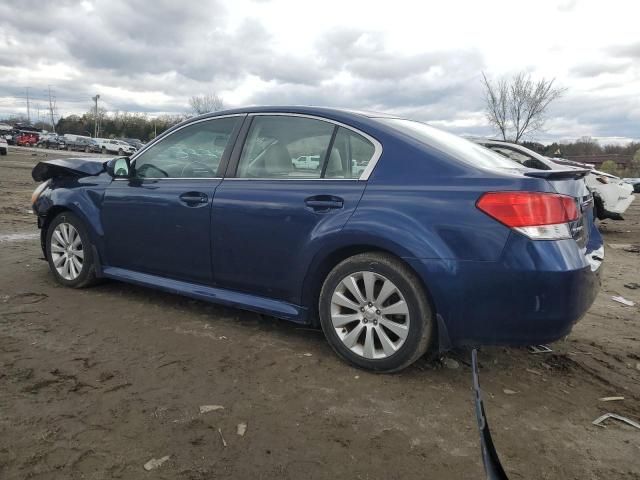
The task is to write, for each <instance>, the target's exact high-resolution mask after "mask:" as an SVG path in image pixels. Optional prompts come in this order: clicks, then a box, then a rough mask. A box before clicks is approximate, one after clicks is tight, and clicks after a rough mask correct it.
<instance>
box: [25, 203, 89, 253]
mask: <svg viewBox="0 0 640 480" xmlns="http://www.w3.org/2000/svg"><path fill="white" fill-rule="evenodd" d="M64 212H70V213H73V214H74V215H75V216H76V217H78V218H79V219H80V220H81V221H82V223H83V225H84V227H85V228H86V230H87V232H88V234H89V237H90V240H91V244H92V247H93V248H94V249H95V253H96V259H97V261H99V260H100V256H98V253H99V251H98V250H99V249H98V248H97V246H98V245H100V242H99V240H100V232H99V231H98V230H97V228H96V225H95V224H94V223H93V222H91V221H90V219H89V218H88V216H87V214H86V213H85V212H84V211H83V209H82V208H80V207H79V205H78V202H68V203H54V204H53V205H51V206H50V207H49V208H48V209H47V210H46V212H44V213H41V214H39V217H40V219H39V222H38V224H39V226H40V246H41V248H42V251H43V254H44V257H45V258H47V253H46V252H47V249H46V238H47V230H48V229H49V225H50V224H51V221H52V220H53V219H54V218H56V216H58V215H59V214H61V213H64ZM98 228H99V226H98Z"/></svg>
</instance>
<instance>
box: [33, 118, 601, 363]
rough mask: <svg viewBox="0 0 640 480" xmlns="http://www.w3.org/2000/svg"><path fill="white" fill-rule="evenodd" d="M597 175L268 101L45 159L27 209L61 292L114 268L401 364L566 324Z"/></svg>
mask: <svg viewBox="0 0 640 480" xmlns="http://www.w3.org/2000/svg"><path fill="white" fill-rule="evenodd" d="M301 157H307V158H318V159H319V161H318V163H317V166H315V167H314V168H304V169H301V168H296V166H295V161H296V159H299V158H301ZM586 173H587V172H586V171H582V170H576V169H571V170H567V171H562V170H560V171H559V170H553V171H540V170H531V169H527V168H525V167H523V166H522V165H519V164H517V163H515V162H513V161H512V160H510V159H507V158H504V157H502V156H500V155H498V154H496V153H494V152H491V151H490V150H488V149H486V148H484V147H481V146H479V145H476V144H474V143H472V142H469V141H467V140H464V139H462V138H459V137H457V136H454V135H451V134H448V133H445V132H442V131H440V130H437V129H435V128H432V127H430V126H428V125H426V124H424V123H420V122H416V121H412V120H407V119H403V118H397V117H394V116H391V115H384V114H373V113H362V112H355V111H350V110H339V109H328V108H311V107H256V108H247V109H237V110H228V111H224V112H217V113H215V114H208V115H204V116H200V117H196V118H192V119H190V120H187V121H186V122H184V123H181V124H179V125H177V126H175V127H173V128H172V129H170V130H168V131H167V132H165V133H164V134H163V135H161V136H159V137H158V138H157V139H156V140H154V141H153V142H150V143H149V144H147V145H146V146H145V147H144V148H143V149H142V150H140V151H139V152H137V153H135V154H134V155H133V156H132V157H130V158H124V157H120V158H113V159H110V160H106V161H105V160H104V159H93V160H92V159H87V158H81V159H73V158H69V159H58V160H49V161H45V162H41V163H39V164H38V165H36V167H34V170H33V178H34V179H35V180H36V181H42V182H44V183H42V184H40V185H39V186H38V188H37V189H36V191H35V192H34V194H33V198H32V202H33V208H34V211H35V213H36V214H37V217H38V226H39V227H40V229H41V232H42V234H41V240H42V249H43V251H44V254H45V257H46V259H47V260H48V262H49V265H50V268H51V271H52V273H53V276H54V277H55V278H56V280H57V281H58V282H60V283H61V284H63V285H66V286H69V287H75V288H79V287H86V286H88V285H91V284H92V283H94V282H95V281H96V280H97V279H101V278H108V279H115V280H120V281H124V282H130V283H134V284H138V285H143V286H147V287H153V288H158V289H162V290H166V291H168V292H172V293H178V294H182V295H187V296H190V297H193V298H197V299H202V300H206V301H211V302H215V303H219V304H224V305H229V306H233V307H238V308H243V309H246V310H251V311H254V312H259V313H261V314H266V315H270V316H274V317H278V318H282V319H286V320H290V321H293V322H297V323H300V324H305V325H312V326H316V327H321V328H322V330H323V332H324V334H325V336H326V338H327V341H328V343H329V344H330V345H331V347H332V348H333V349H334V350H335V352H336V353H337V354H338V355H339V356H340V357H342V358H343V359H345V360H347V361H348V362H350V363H351V364H353V365H356V366H358V367H361V368H365V369H370V370H373V371H384V372H390V371H397V370H400V369H402V368H404V367H406V366H408V365H410V364H411V363H412V362H414V361H415V360H416V359H418V358H419V357H421V356H422V355H425V353H427V352H431V353H437V352H441V351H445V350H447V349H450V348H452V347H455V346H462V345H485V344H491V345H513V346H517V345H530V344H538V343H546V342H550V341H553V340H556V339H559V338H561V337H563V336H565V335H567V334H568V333H569V331H570V330H571V328H572V326H573V324H574V323H575V322H576V321H577V320H579V319H580V318H581V317H582V316H583V314H584V313H585V312H586V311H587V309H588V308H589V307H590V305H591V303H592V301H593V299H594V297H595V295H596V292H597V290H598V288H599V268H600V265H601V263H602V260H603V244H602V239H601V237H600V235H599V233H598V231H597V230H596V229H595V228H594V220H593V201H592V197H591V196H590V195H589V194H588V191H586V188H585V186H584V180H583V178H582V177H583V176H584V175H585V174H586Z"/></svg>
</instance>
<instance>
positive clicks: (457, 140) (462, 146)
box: [377, 118, 523, 170]
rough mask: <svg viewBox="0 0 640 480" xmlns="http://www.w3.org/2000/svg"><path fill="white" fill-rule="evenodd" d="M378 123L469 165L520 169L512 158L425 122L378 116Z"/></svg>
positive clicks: (485, 167) (520, 166)
mask: <svg viewBox="0 0 640 480" xmlns="http://www.w3.org/2000/svg"><path fill="white" fill-rule="evenodd" d="M377 120H378V121H379V122H380V123H383V124H385V125H388V126H390V127H392V128H394V129H396V130H399V131H400V132H402V133H404V134H406V135H409V136H410V137H411V138H414V139H415V140H417V141H419V142H421V143H424V144H426V145H429V146H431V147H434V148H437V149H438V150H440V151H442V152H444V153H447V154H449V155H451V156H452V157H454V158H457V159H459V160H462V161H463V162H466V163H469V164H471V165H474V166H477V167H480V168H484V169H489V170H491V169H495V168H499V169H505V168H507V169H514V170H522V169H523V168H522V165H520V164H519V163H517V162H514V161H513V160H511V159H509V158H506V157H503V156H502V155H499V154H498V153H495V152H492V151H491V150H489V149H488V148H485V147H483V146H481V145H478V144H476V143H474V142H471V141H469V140H465V139H464V138H462V137H458V136H457V135H453V134H451V133H447V132H444V131H442V130H438V129H437V128H433V127H431V126H429V125H427V124H425V123H420V122H416V121H414V120H405V119H402V118H378V119H377Z"/></svg>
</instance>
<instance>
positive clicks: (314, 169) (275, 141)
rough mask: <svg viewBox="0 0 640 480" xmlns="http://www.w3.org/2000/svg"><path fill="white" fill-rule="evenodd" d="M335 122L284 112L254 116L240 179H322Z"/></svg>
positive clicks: (240, 164) (242, 157)
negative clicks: (289, 115) (290, 114)
mask: <svg viewBox="0 0 640 480" xmlns="http://www.w3.org/2000/svg"><path fill="white" fill-rule="evenodd" d="M334 128H335V127H334V125H333V124H332V123H329V122H324V121H322V120H316V119H313V118H304V117H288V116H283V115H273V116H271V115H259V116H256V117H254V119H253V121H252V123H251V129H250V130H249V134H248V136H247V140H246V142H245V145H244V148H243V149H242V155H241V157H240V163H239V164H238V174H237V176H238V177H240V178H320V176H321V174H322V167H323V164H324V161H325V158H326V155H327V151H328V149H329V143H330V142H331V137H332V135H333V131H334Z"/></svg>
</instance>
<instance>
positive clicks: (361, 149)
mask: <svg viewBox="0 0 640 480" xmlns="http://www.w3.org/2000/svg"><path fill="white" fill-rule="evenodd" d="M375 150H376V149H375V146H374V145H373V143H371V141H369V140H368V139H366V138H365V137H363V136H362V135H360V134H358V133H356V132H353V131H351V130H349V129H347V128H344V127H340V128H338V132H337V134H336V138H335V140H334V142H333V146H332V148H331V154H330V155H329V159H328V162H327V167H326V169H325V175H324V178H359V177H360V175H362V172H363V171H364V169H365V168H367V165H368V164H369V162H370V161H371V158H372V157H373V154H374V153H375Z"/></svg>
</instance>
